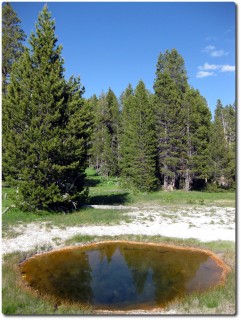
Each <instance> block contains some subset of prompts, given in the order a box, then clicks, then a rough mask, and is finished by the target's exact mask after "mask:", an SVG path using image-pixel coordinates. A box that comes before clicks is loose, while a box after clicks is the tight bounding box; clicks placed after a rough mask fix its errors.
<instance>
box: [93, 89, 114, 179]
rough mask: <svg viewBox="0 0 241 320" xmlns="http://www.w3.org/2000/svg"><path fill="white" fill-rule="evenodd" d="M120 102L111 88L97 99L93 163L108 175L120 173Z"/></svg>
mask: <svg viewBox="0 0 241 320" xmlns="http://www.w3.org/2000/svg"><path fill="white" fill-rule="evenodd" d="M118 135H119V103H118V100H117V98H116V96H115V94H114V92H113V91H112V90H111V89H109V90H108V92H107V94H104V93H102V94H101V96H100V97H99V99H98V101H96V106H95V112H94V126H93V135H92V139H91V140H92V143H91V144H92V148H91V163H92V164H93V165H94V167H95V168H96V169H97V171H99V172H101V173H102V174H104V175H106V176H114V175H118V172H119V165H118V148H119V147H118V146H119V143H118Z"/></svg>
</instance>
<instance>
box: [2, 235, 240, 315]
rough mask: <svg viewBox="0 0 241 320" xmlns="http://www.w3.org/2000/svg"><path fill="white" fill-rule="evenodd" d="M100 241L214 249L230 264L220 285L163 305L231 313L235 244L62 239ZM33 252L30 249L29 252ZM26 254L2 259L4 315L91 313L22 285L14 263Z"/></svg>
mask: <svg viewBox="0 0 241 320" xmlns="http://www.w3.org/2000/svg"><path fill="white" fill-rule="evenodd" d="M100 240H130V241H143V242H157V243H166V244H173V245H179V246H186V247H188V246H191V247H197V248H202V249H208V250H212V251H214V252H215V253H216V254H218V255H221V257H222V259H223V260H224V261H225V262H226V263H227V264H228V265H229V266H230V267H231V269H232V270H231V272H230V273H229V275H228V278H227V280H226V282H225V284H224V285H220V286H217V287H216V288H214V289H212V290H209V291H207V292H203V293H195V294H192V295H189V296H185V297H183V298H182V299H181V300H180V299H179V300H176V301H174V302H173V303H171V304H169V305H168V306H167V311H168V310H175V311H176V313H177V314H195V315H196V314H233V313H234V312H235V245H234V243H232V242H229V241H214V242H207V243H201V242H199V241H198V240H194V239H188V240H184V239H174V238H165V237H159V236H155V237H149V236H138V235H136V236H134V235H133V236H132V235H124V236H115V237H107V236H105V237H91V236H75V237H73V238H72V239H69V240H68V241H66V244H67V245H74V244H79V243H86V242H92V241H100ZM33 252H34V251H33ZM33 252H29V253H14V254H7V255H5V256H4V259H3V265H2V267H3V269H2V274H3V277H2V279H3V282H2V289H3V294H2V312H3V313H4V314H7V315H10V314H12V315H16V314H19V315H23V314H25V315H30V314H31V315H33V314H34V315H35V314H36V315H38V314H95V312H94V310H93V309H91V308H88V309H86V308H83V307H81V306H80V305H74V304H73V305H67V304H64V303H63V304H61V305H58V306H56V303H55V301H54V300H52V299H48V298H47V299H46V298H45V297H39V296H38V295H37V294H35V293H33V292H30V290H28V289H27V288H25V287H23V283H22V279H21V275H20V273H19V270H18V263H19V262H20V261H21V260H22V259H25V258H26V256H29V255H31V254H32V253H33Z"/></svg>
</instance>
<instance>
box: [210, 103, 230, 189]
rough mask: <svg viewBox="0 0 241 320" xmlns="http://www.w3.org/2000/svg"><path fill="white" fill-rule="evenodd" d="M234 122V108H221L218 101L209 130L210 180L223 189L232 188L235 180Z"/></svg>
mask: <svg viewBox="0 0 241 320" xmlns="http://www.w3.org/2000/svg"><path fill="white" fill-rule="evenodd" d="M235 122H236V111H235V107H234V106H226V107H223V105H222V102H221V101H220V100H218V101H217V105H216V109H215V117H214V122H213V124H212V130H211V141H210V154H211V160H212V163H211V168H212V180H213V181H214V182H216V183H218V185H221V186H224V187H230V186H232V185H233V184H234V182H235V179H236V177H235V140H236V137H235Z"/></svg>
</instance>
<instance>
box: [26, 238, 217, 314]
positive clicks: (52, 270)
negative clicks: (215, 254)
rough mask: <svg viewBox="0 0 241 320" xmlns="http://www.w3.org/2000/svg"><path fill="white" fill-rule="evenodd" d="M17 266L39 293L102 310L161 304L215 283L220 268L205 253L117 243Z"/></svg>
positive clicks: (64, 252)
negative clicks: (87, 304)
mask: <svg viewBox="0 0 241 320" xmlns="http://www.w3.org/2000/svg"><path fill="white" fill-rule="evenodd" d="M20 268H21V272H22V273H23V274H24V278H25V280H26V281H27V282H28V283H29V285H30V286H31V287H33V288H34V289H36V290H38V291H39V293H41V294H49V295H52V296H55V297H57V298H59V299H61V300H66V301H70V302H80V303H90V304H91V305H93V306H95V307H96V308H106V309H135V308H140V307H142V308H143V307H146V308H147V307H158V306H165V305H166V303H168V302H170V301H171V300H173V299H174V298H176V297H178V296H179V295H180V294H186V293H191V292H193V291H197V290H205V289H208V288H210V287H211V286H213V285H215V284H217V283H218V282H219V281H220V278H221V276H222V272H223V269H222V268H221V267H220V266H218V265H217V263H216V262H215V261H214V260H213V259H211V258H210V256H208V255H207V254H206V253H204V252H199V251H197V252H193V251H190V250H188V249H187V250H178V249H177V248H171V247H170V248H169V247H162V246H152V245H145V244H137V243H134V244H133V243H121V242H118V243H117V242H113V243H101V244H97V245H96V246H84V247H75V248H70V249H65V250H62V251H53V252H50V253H47V254H43V255H37V256H35V257H32V258H30V259H29V260H28V261H25V262H24V263H22V264H21V267H20Z"/></svg>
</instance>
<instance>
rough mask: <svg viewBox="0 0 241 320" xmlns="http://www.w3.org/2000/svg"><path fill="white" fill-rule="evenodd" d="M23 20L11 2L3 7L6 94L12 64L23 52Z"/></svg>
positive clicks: (4, 91) (3, 64)
mask: <svg viewBox="0 0 241 320" xmlns="http://www.w3.org/2000/svg"><path fill="white" fill-rule="evenodd" d="M20 24H21V20H20V19H19V17H18V16H17V14H16V12H15V11H14V10H13V8H12V6H11V4H10V3H8V2H7V3H5V4H4V5H3V8H2V93H3V94H6V92H7V84H8V82H9V75H10V72H11V70H12V65H13V63H14V61H16V60H17V59H18V58H19V57H20V55H21V54H22V53H23V50H24V46H23V44H22V42H23V41H24V40H25V38H26V35H25V33H24V31H23V30H22V29H21V26H20Z"/></svg>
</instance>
